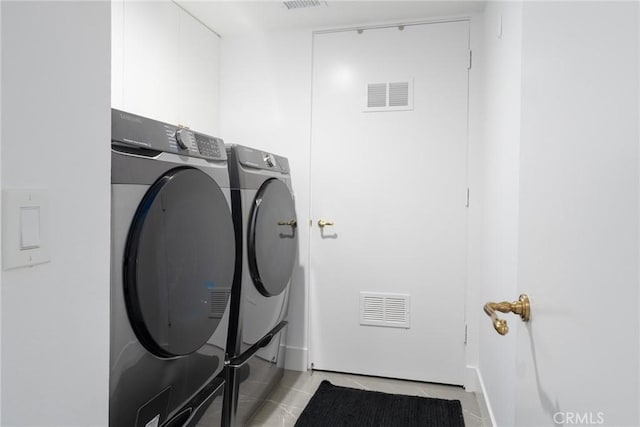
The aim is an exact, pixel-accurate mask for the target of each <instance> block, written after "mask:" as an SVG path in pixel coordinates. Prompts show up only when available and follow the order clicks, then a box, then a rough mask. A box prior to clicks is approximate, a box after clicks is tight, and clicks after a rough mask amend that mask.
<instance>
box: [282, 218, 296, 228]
mask: <svg viewBox="0 0 640 427" xmlns="http://www.w3.org/2000/svg"><path fill="white" fill-rule="evenodd" d="M278 225H290V226H291V227H297V226H298V222H297V221H296V220H295V219H292V220H289V221H278Z"/></svg>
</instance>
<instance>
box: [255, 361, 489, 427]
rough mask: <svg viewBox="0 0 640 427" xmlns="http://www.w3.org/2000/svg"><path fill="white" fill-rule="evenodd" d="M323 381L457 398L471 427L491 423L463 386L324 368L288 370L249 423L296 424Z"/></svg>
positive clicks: (341, 384) (465, 419) (468, 426)
mask: <svg viewBox="0 0 640 427" xmlns="http://www.w3.org/2000/svg"><path fill="white" fill-rule="evenodd" d="M322 380H329V381H330V382H331V383H332V384H334V385H338V386H344V387H352V388H360V389H364V390H375V391H381V392H385V393H395V394H407V395H414V396H424V397H436V398H440V399H457V400H460V402H461V403H462V411H463V415H464V422H465V425H466V426H467V427H482V426H489V425H491V424H490V422H488V421H487V420H486V419H485V418H483V416H482V415H481V411H480V408H479V405H478V400H477V399H476V395H475V393H468V392H466V391H464V389H463V388H462V387H454V386H447V385H440V384H429V383H420V382H413V381H404V380H394V379H387V378H376V377H365V376H361V375H350V374H340V373H335V372H323V371H308V372H297V371H285V374H284V378H282V381H281V382H280V384H279V385H278V387H277V388H276V389H275V390H274V391H273V393H271V396H270V397H269V399H267V401H266V402H265V404H264V405H263V406H262V408H260V409H259V410H258V412H257V413H256V414H255V416H254V417H253V419H252V420H251V423H250V424H249V425H250V426H252V427H253V426H265V427H272V426H273V427H275V426H279V427H290V426H293V425H294V424H295V422H296V420H297V419H298V416H299V415H300V414H301V413H302V410H303V409H304V407H305V406H306V405H307V402H308V401H309V399H311V396H313V393H314V392H315V391H316V389H317V388H318V386H319V385H320V383H321V382H322ZM443 427H444V426H443Z"/></svg>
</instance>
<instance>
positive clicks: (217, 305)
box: [123, 168, 235, 357]
mask: <svg viewBox="0 0 640 427" xmlns="http://www.w3.org/2000/svg"><path fill="white" fill-rule="evenodd" d="M234 261H235V240H234V233H233V222H232V219H231V213H230V211H229V205H228V204H227V200H226V198H225V196H224V193H223V192H222V190H221V189H220V187H219V186H218V184H216V182H215V181H214V180H213V179H211V178H210V177H209V176H208V175H207V174H205V173H204V172H202V171H201V170H198V169H194V168H178V169H173V170H171V171H168V172H166V173H165V174H164V175H163V176H162V177H160V179H158V180H157V181H156V182H155V183H154V184H153V185H152V186H151V187H150V188H149V190H148V191H147V193H146V194H145V196H144V198H143V200H142V202H141V203H140V206H138V210H137V212H136V214H135V217H134V219H133V222H132V225H131V229H130V230H129V236H128V239H127V245H126V248H125V259H124V272H123V273H124V295H125V300H126V306H127V312H128V314H129V319H130V321H131V325H132V327H133V329H134V331H135V333H136V335H137V337H138V339H139V340H140V342H141V343H142V344H143V345H144V346H145V348H146V349H147V350H149V351H150V352H151V353H153V354H155V355H157V356H159V357H175V356H182V355H187V354H190V353H193V352H195V351H196V350H198V349H199V348H200V347H202V346H203V345H204V344H205V343H206V342H207V340H208V339H209V338H210V337H211V335H212V334H213V333H214V331H215V330H216V328H217V327H218V325H219V323H220V320H221V318H222V315H223V313H224V310H225V308H226V305H227V300H228V298H229V294H230V290H231V283H232V280H233V270H234Z"/></svg>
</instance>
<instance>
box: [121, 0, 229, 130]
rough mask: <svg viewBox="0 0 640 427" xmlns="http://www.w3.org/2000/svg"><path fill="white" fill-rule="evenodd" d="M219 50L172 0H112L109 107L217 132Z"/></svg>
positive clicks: (215, 39)
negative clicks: (146, 0)
mask: <svg viewBox="0 0 640 427" xmlns="http://www.w3.org/2000/svg"><path fill="white" fill-rule="evenodd" d="M219 51H220V39H219V37H218V36H217V35H216V34H215V33H213V32H212V31H211V30H209V29H208V28H206V27H205V26H204V25H202V24H201V23H200V22H198V21H197V20H195V19H194V18H193V17H192V16H190V15H189V14H187V13H186V12H185V11H184V10H182V9H181V8H179V7H178V6H176V5H175V4H174V3H172V2H169V1H154V2H140V1H124V2H122V1H114V2H112V89H111V92H112V100H111V102H112V107H114V108H118V109H122V110H125V111H129V112H131V113H134V114H139V115H142V116H146V117H150V118H153V119H156V120H161V121H165V122H169V123H172V124H182V125H185V126H188V127H190V128H192V129H194V130H197V131H200V132H204V133H208V134H212V135H216V134H218V131H219V95H218V92H219V90H218V87H219Z"/></svg>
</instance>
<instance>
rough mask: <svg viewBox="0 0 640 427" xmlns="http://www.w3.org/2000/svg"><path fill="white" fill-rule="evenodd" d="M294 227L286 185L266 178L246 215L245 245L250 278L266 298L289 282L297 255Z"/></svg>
mask: <svg viewBox="0 0 640 427" xmlns="http://www.w3.org/2000/svg"><path fill="white" fill-rule="evenodd" d="M296 226H297V223H296V211H295V207H294V203H293V197H292V196H291V192H290V191H289V188H287V186H286V185H285V184H284V182H282V181H280V180H279V179H275V178H274V179H270V180H267V181H265V182H264V184H262V186H261V187H260V189H259V190H258V193H257V195H256V198H255V200H254V203H253V207H252V209H251V213H250V216H249V227H248V230H247V240H248V241H247V248H248V257H249V271H250V273H251V278H252V279H253V283H254V284H255V286H256V288H257V289H258V291H259V292H260V293H261V294H262V295H264V296H266V297H270V296H275V295H279V294H280V293H282V291H284V289H285V288H286V287H287V284H288V283H289V279H290V278H291V272H292V271H293V263H294V262H295V257H296V245H297V243H296V241H297V233H296Z"/></svg>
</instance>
